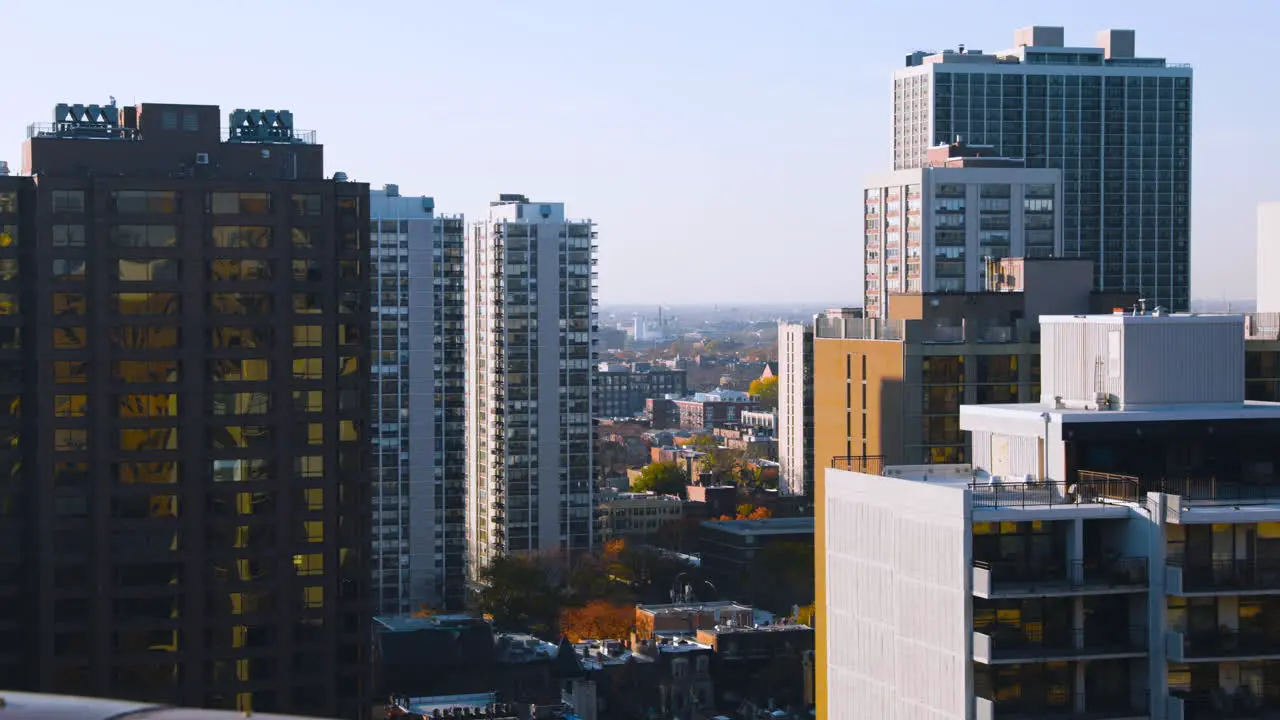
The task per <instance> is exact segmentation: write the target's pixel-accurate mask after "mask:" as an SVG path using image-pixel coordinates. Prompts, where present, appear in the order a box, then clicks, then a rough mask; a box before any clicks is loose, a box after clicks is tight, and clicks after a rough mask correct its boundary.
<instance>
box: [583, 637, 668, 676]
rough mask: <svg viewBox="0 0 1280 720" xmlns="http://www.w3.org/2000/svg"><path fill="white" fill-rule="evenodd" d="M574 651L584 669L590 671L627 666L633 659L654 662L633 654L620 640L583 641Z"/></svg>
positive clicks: (646, 657) (643, 656)
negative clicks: (614, 666)
mask: <svg viewBox="0 0 1280 720" xmlns="http://www.w3.org/2000/svg"><path fill="white" fill-rule="evenodd" d="M573 649H574V651H575V652H577V653H578V659H579V660H580V661H581V662H582V664H583V667H585V668H586V669H588V670H599V669H600V668H603V667H606V666H610V665H625V664H626V663H628V662H630V661H631V660H632V659H634V660H636V661H637V662H652V661H653V658H650V657H648V656H645V655H641V654H639V653H633V652H631V649H630V648H628V647H626V646H625V645H623V644H622V641H620V640H583V641H582V642H579V643H574V644H573Z"/></svg>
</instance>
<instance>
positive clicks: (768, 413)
mask: <svg viewBox="0 0 1280 720" xmlns="http://www.w3.org/2000/svg"><path fill="white" fill-rule="evenodd" d="M738 423H739V424H740V425H742V426H743V427H753V428H765V429H768V430H770V431H774V432H776V431H777V428H778V413H777V412H775V411H773V410H743V411H742V413H741V414H740V416H739V420H738Z"/></svg>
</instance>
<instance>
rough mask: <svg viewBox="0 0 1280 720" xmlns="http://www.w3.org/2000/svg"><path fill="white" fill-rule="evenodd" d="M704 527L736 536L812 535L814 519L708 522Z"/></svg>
mask: <svg viewBox="0 0 1280 720" xmlns="http://www.w3.org/2000/svg"><path fill="white" fill-rule="evenodd" d="M702 525H703V527H711V528H714V529H716V530H720V531H723V532H727V533H733V534H735V535H794V534H797V533H812V532H813V518H811V517H795V518H768V519H765V520H708V521H706V522H704V523H702Z"/></svg>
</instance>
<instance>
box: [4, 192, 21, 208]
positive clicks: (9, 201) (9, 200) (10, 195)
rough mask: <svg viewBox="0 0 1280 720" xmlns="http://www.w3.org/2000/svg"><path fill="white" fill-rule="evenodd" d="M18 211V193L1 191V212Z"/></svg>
mask: <svg viewBox="0 0 1280 720" xmlns="http://www.w3.org/2000/svg"><path fill="white" fill-rule="evenodd" d="M16 212H18V193H16V192H0V213H16Z"/></svg>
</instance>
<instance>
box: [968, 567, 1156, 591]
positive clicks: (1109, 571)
mask: <svg viewBox="0 0 1280 720" xmlns="http://www.w3.org/2000/svg"><path fill="white" fill-rule="evenodd" d="M1148 584H1149V581H1148V577H1147V559H1146V558H1144V557H1105V558H1086V559H1083V560H1075V561H1072V562H1071V563H1069V564H1068V565H1067V566H1066V567H1063V566H1062V565H1060V564H1059V565H1057V566H1056V567H1051V566H1047V565H1045V564H1044V563H1034V562H1030V561H1029V560H1028V561H1024V562H1017V561H1012V562H982V561H980V560H975V561H974V563H973V594H974V595H975V596H977V597H981V598H988V599H993V598H1014V597H1051V596H1059V595H1103V594H1110V593H1129V592H1142V591H1143V590H1145V589H1146V587H1147V585H1148Z"/></svg>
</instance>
